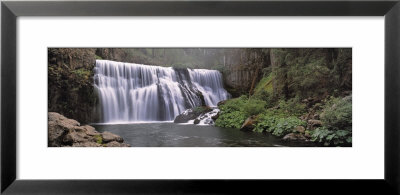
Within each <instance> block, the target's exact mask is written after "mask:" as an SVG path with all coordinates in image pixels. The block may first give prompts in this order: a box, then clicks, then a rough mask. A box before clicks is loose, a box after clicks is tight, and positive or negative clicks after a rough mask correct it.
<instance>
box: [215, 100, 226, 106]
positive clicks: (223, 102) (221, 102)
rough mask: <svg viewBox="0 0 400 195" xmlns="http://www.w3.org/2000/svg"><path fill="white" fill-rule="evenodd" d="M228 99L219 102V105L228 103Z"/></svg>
mask: <svg viewBox="0 0 400 195" xmlns="http://www.w3.org/2000/svg"><path fill="white" fill-rule="evenodd" d="M226 101H227V100H222V101H220V102H218V103H217V106H222V105H224V104H225V103H226Z"/></svg>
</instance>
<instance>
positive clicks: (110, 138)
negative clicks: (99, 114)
mask: <svg viewBox="0 0 400 195" xmlns="http://www.w3.org/2000/svg"><path fill="white" fill-rule="evenodd" d="M101 137H102V139H103V142H104V143H108V142H113V141H116V142H120V143H122V142H124V139H122V137H121V136H119V135H115V134H113V133H110V132H108V131H106V132H103V133H102V134H101Z"/></svg>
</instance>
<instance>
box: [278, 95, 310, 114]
mask: <svg viewBox="0 0 400 195" xmlns="http://www.w3.org/2000/svg"><path fill="white" fill-rule="evenodd" d="M279 109H281V110H282V111H283V112H286V113H288V114H289V115H292V116H301V115H303V114H304V113H305V112H306V111H307V110H306V105H305V104H303V103H300V100H299V98H292V99H290V100H288V101H284V100H280V101H279Z"/></svg>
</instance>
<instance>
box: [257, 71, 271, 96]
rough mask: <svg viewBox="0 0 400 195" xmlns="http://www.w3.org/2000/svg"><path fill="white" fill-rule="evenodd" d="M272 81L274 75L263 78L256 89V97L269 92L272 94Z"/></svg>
mask: <svg viewBox="0 0 400 195" xmlns="http://www.w3.org/2000/svg"><path fill="white" fill-rule="evenodd" d="M272 80H273V74H272V73H271V74H269V75H268V76H267V77H263V78H262V79H261V80H260V82H258V84H257V86H256V88H255V89H254V95H256V96H257V95H259V94H262V93H263V92H267V93H269V94H272V92H273V87H272Z"/></svg>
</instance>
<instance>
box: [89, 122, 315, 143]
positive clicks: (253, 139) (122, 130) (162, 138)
mask: <svg viewBox="0 0 400 195" xmlns="http://www.w3.org/2000/svg"><path fill="white" fill-rule="evenodd" d="M93 126H94V127H95V128H96V130H97V131H99V132H104V131H109V132H111V133H115V134H117V135H120V136H121V137H123V138H124V140H125V142H126V143H128V144H130V145H131V146H133V147H269V146H313V144H312V143H288V142H284V141H282V140H281V139H279V138H278V137H275V136H273V135H270V134H268V133H257V132H243V131H240V130H239V129H232V128H220V127H215V126H207V125H192V124H176V123H172V122H165V123H140V124H136V123H135V124H94V125H93Z"/></svg>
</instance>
